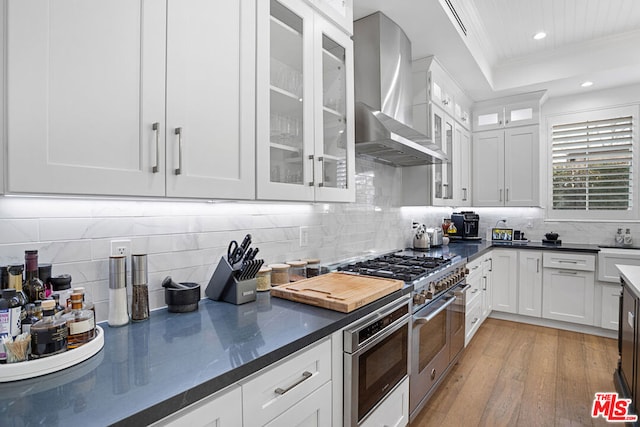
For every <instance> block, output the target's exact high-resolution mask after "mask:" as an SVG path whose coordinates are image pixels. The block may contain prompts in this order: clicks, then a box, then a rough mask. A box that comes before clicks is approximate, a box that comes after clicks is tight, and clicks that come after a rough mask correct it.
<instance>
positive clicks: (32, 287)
mask: <svg viewBox="0 0 640 427" xmlns="http://www.w3.org/2000/svg"><path fill="white" fill-rule="evenodd" d="M24 260H25V271H26V274H25V280H24V285H23V289H24V290H25V292H26V294H27V298H29V302H34V301H36V300H44V299H45V289H44V283H42V280H40V278H39V277H38V251H25V252H24Z"/></svg>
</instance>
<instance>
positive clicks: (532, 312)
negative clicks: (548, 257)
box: [518, 250, 542, 317]
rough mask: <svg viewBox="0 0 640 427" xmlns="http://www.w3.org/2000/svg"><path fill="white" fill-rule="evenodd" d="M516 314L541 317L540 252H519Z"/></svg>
mask: <svg viewBox="0 0 640 427" xmlns="http://www.w3.org/2000/svg"><path fill="white" fill-rule="evenodd" d="M518 255H519V258H520V259H519V263H518V264H519V266H520V270H519V272H518V314H524V315H526V316H534V317H541V316H542V252H539V251H529V250H522V251H519V254H518Z"/></svg>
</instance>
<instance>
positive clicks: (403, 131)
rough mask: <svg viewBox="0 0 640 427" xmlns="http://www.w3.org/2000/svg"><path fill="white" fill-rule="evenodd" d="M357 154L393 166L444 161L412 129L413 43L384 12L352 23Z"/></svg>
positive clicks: (440, 153) (428, 140) (427, 139)
mask: <svg viewBox="0 0 640 427" xmlns="http://www.w3.org/2000/svg"><path fill="white" fill-rule="evenodd" d="M353 25H354V31H353V32H354V35H353V46H354V69H355V99H356V105H355V116H356V117H355V120H356V122H355V128H356V153H357V154H358V155H361V156H366V157H370V158H373V159H374V160H376V161H379V162H382V163H386V164H391V165H394V166H417V165H429V164H436V163H442V162H446V161H447V160H448V159H447V155H446V154H445V153H444V152H443V151H442V150H440V148H439V147H438V146H437V145H436V144H433V142H432V141H431V138H430V137H428V136H427V135H424V134H423V133H421V132H418V131H417V130H415V129H413V128H412V122H413V106H412V100H413V92H412V79H413V76H412V73H411V42H410V41H409V39H408V38H407V36H406V34H405V33H404V31H402V29H401V28H400V27H398V25H397V24H396V23H395V22H393V21H392V20H391V19H389V18H388V17H387V16H386V15H384V14H383V13H382V12H376V13H373V14H371V15H369V16H366V17H364V18H362V19H359V20H357V21H355V22H354V23H353Z"/></svg>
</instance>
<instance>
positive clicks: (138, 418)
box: [111, 285, 413, 427]
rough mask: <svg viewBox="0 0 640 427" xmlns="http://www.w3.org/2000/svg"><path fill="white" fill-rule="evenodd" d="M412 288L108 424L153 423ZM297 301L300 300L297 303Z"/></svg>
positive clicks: (348, 314) (355, 311)
mask: <svg viewBox="0 0 640 427" xmlns="http://www.w3.org/2000/svg"><path fill="white" fill-rule="evenodd" d="M412 290H413V286H412V285H405V286H404V287H403V288H402V289H400V290H397V291H395V292H393V293H391V294H389V295H386V296H384V297H382V298H380V299H378V300H376V301H374V302H372V303H370V304H367V305H366V306H364V307H362V308H360V309H358V310H354V311H352V312H350V313H344V314H345V317H343V318H342V319H340V320H338V321H335V322H333V323H331V324H329V325H327V326H325V327H323V328H321V329H318V330H316V331H313V332H311V333H310V334H308V335H305V336H303V337H301V338H299V339H297V340H295V341H292V342H290V343H289V344H286V345H284V346H282V347H279V348H277V349H275V350H273V351H271V352H269V353H267V354H264V355H262V356H261V357H259V358H257V359H255V360H252V361H251V362H248V363H245V364H243V365H241V366H239V367H237V368H235V369H233V370H230V371H228V372H225V373H224V374H221V375H219V376H218V377H216V378H213V379H211V380H208V381H205V382H203V383H201V384H198V385H195V386H194V387H192V388H191V389H189V390H187V391H185V392H182V393H179V394H177V395H175V396H173V397H171V398H169V399H166V400H164V401H161V402H158V403H156V404H155V405H153V406H151V407H148V408H146V409H144V410H142V411H140V412H137V413H135V414H133V415H130V416H128V417H126V418H124V419H122V420H120V421H117V422H115V423H113V424H111V425H112V426H119V427H124V426H136V427H137V426H139V425H148V424H151V423H154V422H157V421H159V420H161V419H163V418H165V417H167V416H169V415H171V414H173V413H175V412H177V411H180V410H181V409H184V408H186V407H188V406H189V405H192V404H194V403H196V402H198V401H200V400H202V399H204V398H206V397H207V396H210V395H212V394H215V393H217V392H219V391H221V390H223V389H225V388H227V387H229V386H231V385H233V384H235V383H237V382H238V381H241V380H243V379H245V378H248V377H250V376H252V375H254V374H256V373H258V372H259V371H260V370H262V369H265V368H268V367H269V366H270V365H272V364H274V363H276V362H278V361H280V360H282V359H284V358H286V357H288V356H290V355H292V354H293V353H295V352H297V351H299V350H302V349H304V348H305V347H308V346H309V345H312V344H314V343H316V342H318V341H320V340H322V339H324V338H327V337H329V336H330V335H331V334H333V333H334V332H336V331H339V330H341V329H343V328H345V327H346V326H349V325H350V324H351V323H353V322H355V321H358V320H359V319H361V318H363V317H364V316H367V315H368V314H370V313H372V312H373V311H375V310H377V309H378V308H380V307H383V306H385V305H386V304H388V303H390V302H392V301H395V300H396V299H398V298H400V297H401V296H403V295H406V294H408V293H410V292H411V291H412ZM297 304H301V305H302V303H297Z"/></svg>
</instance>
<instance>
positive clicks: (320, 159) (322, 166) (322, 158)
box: [318, 156, 324, 187]
mask: <svg viewBox="0 0 640 427" xmlns="http://www.w3.org/2000/svg"><path fill="white" fill-rule="evenodd" d="M318 161H319V162H320V174H321V175H320V182H318V187H324V182H322V181H323V180H324V157H323V156H318Z"/></svg>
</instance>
